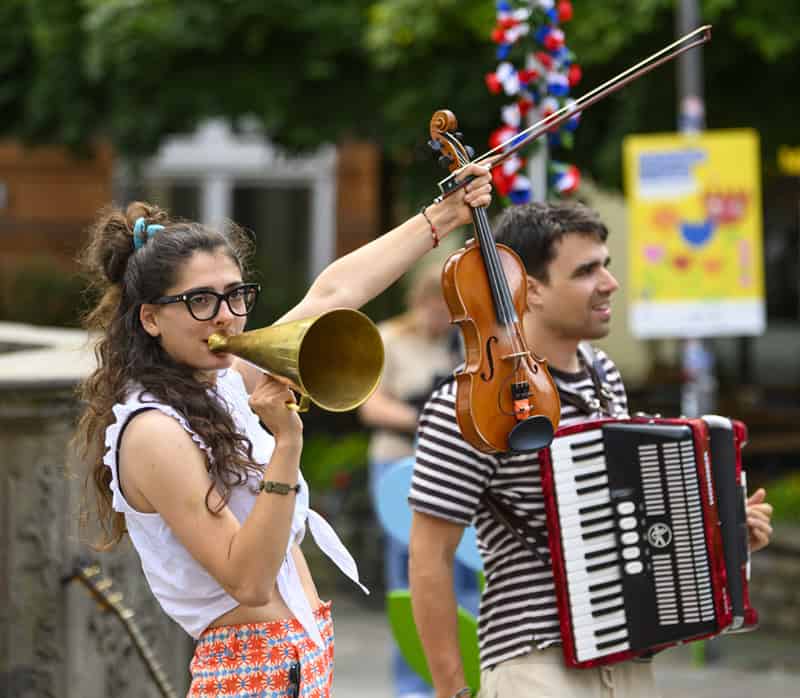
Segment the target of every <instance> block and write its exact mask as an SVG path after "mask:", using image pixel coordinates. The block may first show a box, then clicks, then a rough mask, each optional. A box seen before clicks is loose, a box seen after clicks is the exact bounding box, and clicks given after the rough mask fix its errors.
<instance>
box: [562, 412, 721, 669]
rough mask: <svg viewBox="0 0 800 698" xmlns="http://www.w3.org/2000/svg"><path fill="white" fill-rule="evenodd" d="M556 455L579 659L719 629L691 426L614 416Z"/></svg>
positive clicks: (572, 438)
mask: <svg viewBox="0 0 800 698" xmlns="http://www.w3.org/2000/svg"><path fill="white" fill-rule="evenodd" d="M550 459H551V463H552V471H553V484H554V489H555V495H556V500H557V503H558V520H559V528H560V534H561V536H560V537H561V548H562V555H563V563H564V570H565V576H566V584H567V590H568V598H569V607H570V608H569V615H570V625H571V632H572V635H573V642H574V647H575V654H576V658H577V659H578V661H586V660H591V659H594V658H597V657H602V656H606V655H609V654H613V653H616V652H624V651H626V650H637V649H643V648H648V647H652V646H654V645H657V644H659V642H665V641H668V639H669V638H672V637H673V636H674V638H675V639H680V637H683V636H686V634H687V633H689V634H694V633H696V634H700V633H701V632H704V631H712V630H713V628H714V622H715V610H714V601H713V594H712V584H711V573H710V569H709V560H708V553H707V550H706V541H705V534H704V530H703V511H702V502H701V492H700V482H699V477H698V473H697V463H696V458H695V451H694V442H693V438H692V432H691V429H689V428H687V427H684V426H664V427H653V428H644V429H643V428H642V427H641V426H640V425H631V424H615V423H607V424H604V425H603V426H602V427H599V428H596V429H592V430H587V431H580V432H576V433H573V434H570V435H565V436H562V437H560V438H556V439H554V440H553V443H552V444H551V446H550Z"/></svg>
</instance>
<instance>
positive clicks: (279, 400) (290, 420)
mask: <svg viewBox="0 0 800 698" xmlns="http://www.w3.org/2000/svg"><path fill="white" fill-rule="evenodd" d="M289 385H290V381H288V380H287V379H286V378H283V377H282V376H275V375H271V374H266V373H265V374H264V375H263V376H262V378H261V381H260V382H259V383H258V384H257V385H256V387H255V389H254V390H253V392H252V393H251V394H250V401H249V402H250V408H251V409H252V410H253V412H255V413H256V414H257V415H258V416H259V418H260V419H261V421H262V422H264V424H265V425H266V427H267V428H268V429H269V430H270V431H271V432H272V435H273V436H274V437H275V441H277V442H281V441H289V440H293V439H294V440H297V441H298V442H299V441H302V437H303V421H302V420H301V419H300V416H299V415H298V414H297V412H296V411H294V410H292V409H289V407H288V406H287V403H292V402H294V401H295V396H294V393H293V392H292V391H291V390H290V389H289Z"/></svg>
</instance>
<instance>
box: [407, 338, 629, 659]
mask: <svg viewBox="0 0 800 698" xmlns="http://www.w3.org/2000/svg"><path fill="white" fill-rule="evenodd" d="M596 353H597V356H598V359H599V360H600V361H601V362H602V365H603V366H604V368H605V381H606V383H607V385H608V387H609V388H610V389H611V392H612V393H613V407H614V410H615V411H616V412H617V414H618V415H624V414H626V413H627V397H626V395H625V387H624V385H623V383H622V378H621V376H620V374H619V371H618V370H617V368H616V366H615V365H614V363H613V362H612V361H611V359H609V358H608V357H607V356H606V355H605V354H604V353H603V352H601V351H599V350H596ZM550 372H551V374H552V375H553V378H554V379H555V382H556V385H558V386H559V388H560V389H566V390H568V391H572V392H579V393H580V394H581V395H582V396H584V397H585V398H586V399H587V400H588V399H591V398H593V397H597V396H596V391H595V387H594V383H593V382H592V380H591V376H590V375H589V372H588V371H587V370H586V369H585V368H584V369H583V370H582V371H580V372H578V373H565V372H562V371H557V370H555V369H550ZM455 400H456V383H455V380H454V379H452V378H451V379H450V380H448V381H447V382H446V383H444V384H443V385H441V386H439V388H438V389H437V390H436V391H434V393H433V394H432V395H431V397H430V399H429V401H428V403H427V404H426V406H425V409H424V410H423V412H422V415H421V417H420V420H419V428H418V433H417V436H418V442H417V452H416V464H415V466H414V477H413V480H412V484H411V492H410V494H409V498H408V501H409V504H410V505H411V508H412V509H414V510H415V511H419V512H422V513H425V514H430V515H431V516H436V517H438V518H442V519H446V520H448V521H452V522H454V523H457V524H461V525H462V526H468V525H470V524H474V525H475V528H476V530H477V538H478V549H479V550H480V553H481V557H482V558H483V565H484V575H485V578H486V585H485V588H484V590H483V595H482V597H481V605H480V614H479V619H478V641H479V645H480V657H481V669H483V670H486V669H489V668H491V667H493V666H495V665H497V664H499V663H500V662H503V661H506V660H508V659H511V658H512V657H517V656H520V655H523V654H527V653H528V652H530V651H531V649H533V647H534V646H535V647H537V648H539V649H544V648H545V647H549V646H550V645H553V644H556V643H558V642H560V640H561V634H560V628H559V622H558V610H557V607H556V597H555V590H554V585H553V575H552V571H551V569H550V568H549V567H545V566H544V565H543V564H542V563H541V562H540V561H539V560H538V559H537V558H536V557H535V556H534V555H533V554H532V553H531V552H530V550H528V549H526V548H524V547H523V546H522V545H521V544H520V543H519V542H518V541H517V539H516V538H515V537H514V536H513V535H512V534H511V533H510V532H509V531H508V530H507V529H506V528H505V527H504V526H503V525H502V524H501V523H498V522H497V521H496V520H495V519H494V518H492V516H491V515H490V513H489V511H488V509H487V508H486V506H485V504H484V503H483V502H482V501H481V497H482V495H483V493H484V492H485V491H486V490H487V489H489V490H491V491H492V493H493V495H495V497H496V498H497V499H498V500H500V501H501V502H502V503H503V505H504V506H505V507H506V508H507V509H509V510H510V511H511V512H512V513H514V514H516V515H517V516H518V517H520V518H522V519H524V520H526V521H528V522H529V523H530V524H531V527H532V528H533V529H534V530H536V531H537V532H538V533H539V536H540V540H541V541H542V542H545V541H546V540H547V527H546V519H545V510H544V499H543V496H542V490H541V481H540V478H539V461H538V456H537V455H536V454H535V453H527V454H509V453H503V454H486V453H481V452H480V451H478V450H476V449H475V448H473V447H472V446H470V445H469V444H468V443H467V442H466V441H464V439H463V437H462V436H461V432H460V431H459V429H458V424H457V422H456V412H455ZM596 416H601V415H600V414H599V413H598V414H597V415H596ZM587 418H588V416H587V415H586V414H585V413H583V412H581V411H579V410H578V409H577V408H576V407H573V406H572V405H569V404H566V403H565V402H564V401H562V405H561V426H568V425H569V424H575V423H576V422H580V421H584V420H586V419H587ZM528 541H529V542H530V543H531V545H534V541H533V540H532V539H531V538H528ZM540 551H541V552H542V553H545V554H547V553H548V552H549V551H548V550H547V549H546V548H545V549H540Z"/></svg>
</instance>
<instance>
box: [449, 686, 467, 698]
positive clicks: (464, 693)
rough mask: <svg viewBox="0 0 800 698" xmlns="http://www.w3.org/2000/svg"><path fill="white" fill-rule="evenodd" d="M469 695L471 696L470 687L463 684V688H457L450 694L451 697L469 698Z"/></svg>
mask: <svg viewBox="0 0 800 698" xmlns="http://www.w3.org/2000/svg"><path fill="white" fill-rule="evenodd" d="M471 696H472V689H471V688H470V687H469V686H464V688H459V689H458V690H457V691H456V692H455V693H454V694H453V695H452V698H471Z"/></svg>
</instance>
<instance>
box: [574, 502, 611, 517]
mask: <svg viewBox="0 0 800 698" xmlns="http://www.w3.org/2000/svg"><path fill="white" fill-rule="evenodd" d="M610 506H611V505H610V504H609V503H608V502H603V503H602V504H592V505H591V506H589V507H581V508H580V509H578V513H579V514H592V513H594V512H595V511H600V510H601V509H608V508H610Z"/></svg>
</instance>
